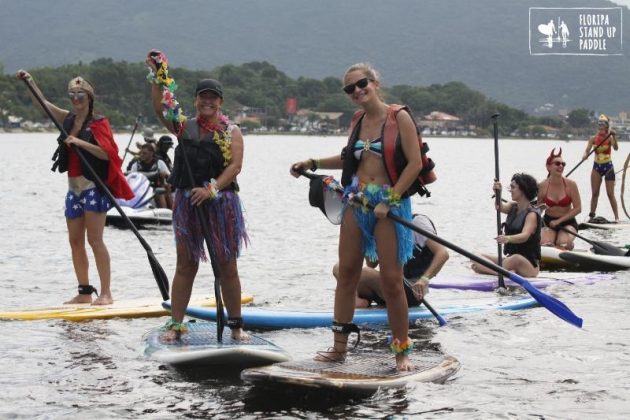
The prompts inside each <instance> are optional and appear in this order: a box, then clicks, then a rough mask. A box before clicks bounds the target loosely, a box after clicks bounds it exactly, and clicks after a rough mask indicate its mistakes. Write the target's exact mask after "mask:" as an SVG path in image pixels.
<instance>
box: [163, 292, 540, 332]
mask: <svg viewBox="0 0 630 420" xmlns="http://www.w3.org/2000/svg"><path fill="white" fill-rule="evenodd" d="M162 305H163V306H164V308H166V309H170V306H169V302H164V303H163V304H162ZM432 305H433V307H434V308H435V310H436V311H438V313H440V315H442V316H446V315H461V314H466V313H473V312H480V311H486V310H495V309H501V310H519V309H527V308H532V307H534V306H537V305H538V303H537V302H536V300H535V299H531V298H520V297H519V298H505V297H496V296H489V297H484V298H474V299H471V300H470V301H468V300H462V299H459V300H458V301H457V303H450V304H449V303H446V302H443V303H441V304H440V303H438V302H433V303H432ZM241 311H242V317H243V322H244V324H245V327H246V328H257V329H269V330H276V329H283V328H318V327H330V325H331V323H332V320H333V313H332V311H317V312H316V311H298V310H273V309H265V308H252V307H243V308H242V309H241ZM186 314H187V315H188V316H191V317H193V318H198V319H204V320H207V321H215V320H216V315H217V313H216V309H209V308H201V307H194V306H189V307H188V309H186ZM426 319H434V317H433V315H432V314H431V312H429V311H428V310H427V309H426V308H425V307H424V306H419V307H413V308H409V324H410V325H415V324H416V323H417V322H420V321H422V320H426ZM352 322H354V323H355V324H357V325H360V326H361V325H362V326H367V327H372V328H378V327H383V326H387V325H388V322H387V309H386V308H370V309H357V310H355V311H354V318H353V320H352Z"/></svg>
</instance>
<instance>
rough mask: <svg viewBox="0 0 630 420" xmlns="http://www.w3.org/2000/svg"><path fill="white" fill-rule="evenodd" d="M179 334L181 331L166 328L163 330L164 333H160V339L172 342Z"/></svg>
mask: <svg viewBox="0 0 630 420" xmlns="http://www.w3.org/2000/svg"><path fill="white" fill-rule="evenodd" d="M181 336H182V333H181V332H180V331H177V330H167V331H164V333H162V334H161V335H160V340H162V341H164V342H166V343H174V342H175V341H178V340H179V339H180V338H181Z"/></svg>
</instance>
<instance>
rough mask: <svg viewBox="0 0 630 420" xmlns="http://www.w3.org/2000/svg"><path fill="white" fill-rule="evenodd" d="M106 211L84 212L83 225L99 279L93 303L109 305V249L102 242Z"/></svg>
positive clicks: (110, 301) (110, 298)
mask: <svg viewBox="0 0 630 420" xmlns="http://www.w3.org/2000/svg"><path fill="white" fill-rule="evenodd" d="M106 215H107V213H95V212H91V211H86V212H85V226H86V230H87V240H88V243H89V244H90V247H91V248H92V252H93V253H94V260H95V262H96V269H97V271H98V276H99V278H100V279H101V290H100V295H99V296H98V298H96V299H95V300H94V303H93V304H94V305H110V304H112V303H114V299H113V298H112V291H111V267H110V259H109V251H108V250H107V246H105V242H103V230H104V229H105V217H106Z"/></svg>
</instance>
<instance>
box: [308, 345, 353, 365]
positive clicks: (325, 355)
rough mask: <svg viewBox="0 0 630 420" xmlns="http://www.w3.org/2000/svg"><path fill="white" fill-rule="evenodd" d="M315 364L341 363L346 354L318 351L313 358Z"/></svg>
mask: <svg viewBox="0 0 630 420" xmlns="http://www.w3.org/2000/svg"><path fill="white" fill-rule="evenodd" d="M313 360H315V361H316V362H328V363H330V362H343V361H344V360H346V352H345V351H339V350H335V349H334V348H329V349H328V350H326V351H318V352H317V355H316V356H315V357H313Z"/></svg>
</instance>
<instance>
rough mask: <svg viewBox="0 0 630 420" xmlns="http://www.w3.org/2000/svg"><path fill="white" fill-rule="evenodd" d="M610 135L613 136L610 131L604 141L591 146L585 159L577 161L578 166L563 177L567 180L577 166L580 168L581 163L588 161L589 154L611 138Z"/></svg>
mask: <svg viewBox="0 0 630 420" xmlns="http://www.w3.org/2000/svg"><path fill="white" fill-rule="evenodd" d="M612 135H613V132H612V131H611V132H610V133H608V135H607V136H606V137H604V139H603V140H602V141H600V142H599V143H597V144H596V145H595V146H593V148H592V149H591V151H590V152H588V155H586V157H585V158H584V159H582V160H581V161H579V162H578V164H577V165H575V166H574V167H573V169H571V170H570V171H569V173H568V174H566V175H565V176H566V177H567V178H568V177H569V175H571V174H572V173H573V171H575V170H576V169H577V168H578V166H580V165H581V164H582V163H584V162H585V161H587V160H588V157H589V156H590V155H591V154H592V153H593V152H594V151H595V150H596V149H597V148H598V147H599V146H601V145H602V144H603V143H604V142H605V141H606V140H608V137H610V136H612Z"/></svg>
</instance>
